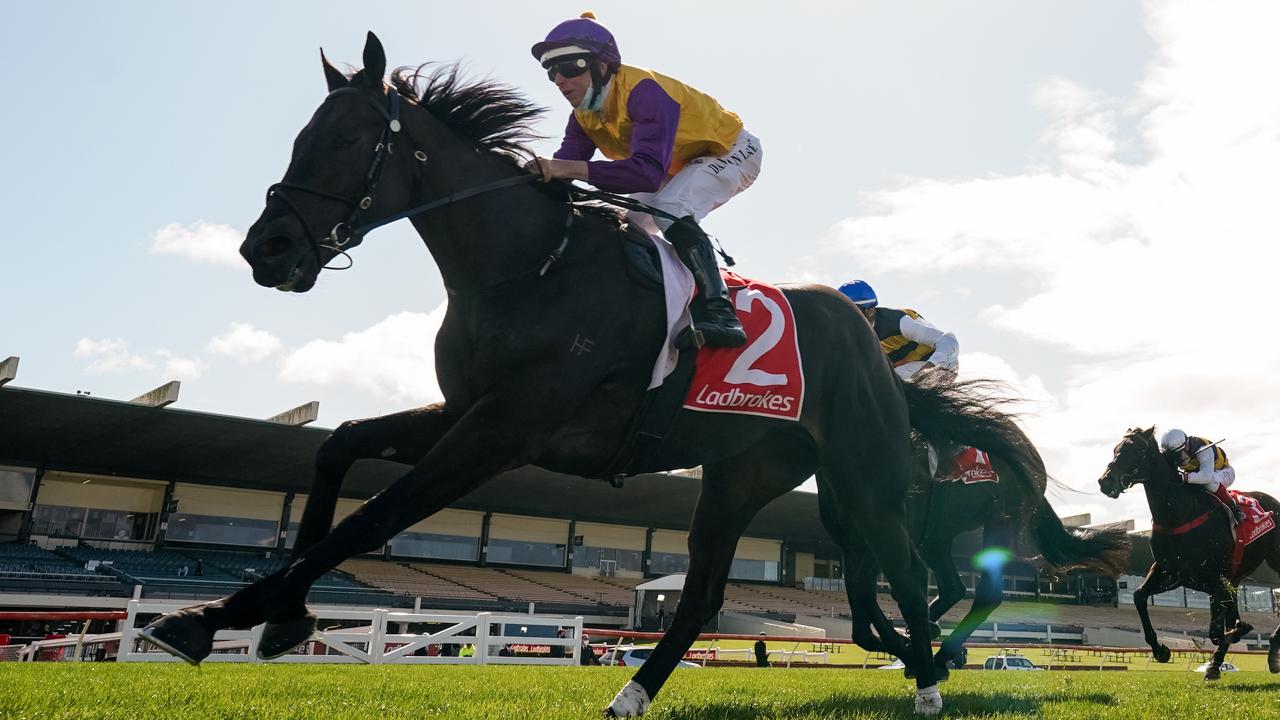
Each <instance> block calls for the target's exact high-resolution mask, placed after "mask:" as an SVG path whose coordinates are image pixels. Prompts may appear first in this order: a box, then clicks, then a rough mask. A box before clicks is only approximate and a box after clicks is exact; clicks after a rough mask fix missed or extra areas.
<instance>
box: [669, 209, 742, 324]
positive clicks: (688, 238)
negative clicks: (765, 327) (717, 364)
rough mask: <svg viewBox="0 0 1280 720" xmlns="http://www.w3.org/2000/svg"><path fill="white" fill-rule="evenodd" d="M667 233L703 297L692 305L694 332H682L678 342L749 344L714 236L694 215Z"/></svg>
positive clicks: (680, 220)
mask: <svg viewBox="0 0 1280 720" xmlns="http://www.w3.org/2000/svg"><path fill="white" fill-rule="evenodd" d="M663 234H664V235H665V236H666V238H667V240H668V241H669V242H670V243H671V244H672V245H673V246H674V247H675V249H676V254H678V255H679V256H680V260H681V261H682V262H684V264H685V267H687V268H689V270H690V272H692V273H693V279H694V282H696V283H697V284H698V296H699V297H698V298H697V299H695V300H694V305H693V308H692V310H693V327H692V332H689V331H685V332H684V333H682V334H681V335H680V337H679V338H678V340H677V344H679V345H681V346H682V347H702V346H703V345H710V346H711V347H738V346H739V345H744V344H746V342H747V334H746V333H745V332H743V331H742V323H740V322H738V314H737V313H735V312H734V311H733V304H732V303H730V302H729V290H728V288H726V287H725V286H724V279H723V278H721V277H720V267H719V266H718V265H717V264H716V254H715V250H713V249H712V248H711V238H709V237H707V234H706V233H705V232H703V231H702V228H700V227H698V223H697V221H696V220H694V219H693V216H691V215H686V216H685V217H682V218H680V219H679V220H677V221H676V222H674V223H672V224H671V227H669V228H667V230H666V232H665V233H663Z"/></svg>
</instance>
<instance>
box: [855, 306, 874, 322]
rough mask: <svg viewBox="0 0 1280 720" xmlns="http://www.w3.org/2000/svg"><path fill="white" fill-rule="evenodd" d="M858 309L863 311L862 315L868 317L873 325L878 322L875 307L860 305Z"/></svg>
mask: <svg viewBox="0 0 1280 720" xmlns="http://www.w3.org/2000/svg"><path fill="white" fill-rule="evenodd" d="M858 309H859V310H861V311H862V316H863V317H865V318H866V319H867V322H869V323H871V324H872V325H875V324H876V309H875V308H874V307H864V306H862V305H859V306H858Z"/></svg>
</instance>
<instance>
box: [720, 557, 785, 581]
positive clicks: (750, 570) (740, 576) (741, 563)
mask: <svg viewBox="0 0 1280 720" xmlns="http://www.w3.org/2000/svg"><path fill="white" fill-rule="evenodd" d="M729 577H730V578H731V579H733V580H767V581H771V582H777V580H778V563H777V562H774V561H770V560H734V561H733V564H732V565H730V566H729Z"/></svg>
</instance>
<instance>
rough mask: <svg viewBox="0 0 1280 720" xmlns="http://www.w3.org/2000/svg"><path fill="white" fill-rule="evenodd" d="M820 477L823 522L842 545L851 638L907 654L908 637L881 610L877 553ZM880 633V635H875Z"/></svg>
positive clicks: (866, 645) (874, 648)
mask: <svg viewBox="0 0 1280 720" xmlns="http://www.w3.org/2000/svg"><path fill="white" fill-rule="evenodd" d="M817 480H818V510H819V514H820V515H821V518H822V525H823V527H824V528H825V529H826V531H827V534H828V535H830V536H831V538H832V539H833V540H834V541H835V542H836V544H838V545H839V546H840V550H841V554H842V556H843V557H844V589H845V596H846V597H847V598H848V599H849V613H850V615H851V616H852V623H851V625H852V632H851V636H852V639H853V641H854V642H855V643H857V645H858V647H860V648H862V649H863V650H866V651H868V652H889V653H892V654H893V655H895V656H898V657H901V656H902V655H905V654H906V644H905V640H904V639H903V637H902V636H901V635H899V634H898V631H897V630H896V629H895V628H894V627H893V623H892V622H890V621H889V619H888V618H887V617H885V615H884V613H883V612H882V611H881V610H880V604H879V602H878V601H877V599H876V574H877V573H878V572H879V571H880V567H879V566H878V565H876V562H875V556H873V555H872V554H871V550H870V548H868V547H867V542H866V540H865V539H864V538H863V537H862V535H861V534H860V533H859V532H858V530H857V528H855V527H853V524H852V522H851V521H850V520H849V519H848V518H843V519H842V518H841V514H842V513H841V508H840V506H839V501H838V500H836V497H835V493H834V492H833V491H832V490H831V486H830V484H829V481H828V480H827V478H826V477H825V475H824V474H823V473H822V472H819V473H818V474H817ZM873 627H874V632H873ZM877 633H879V636H880V637H876V634H877Z"/></svg>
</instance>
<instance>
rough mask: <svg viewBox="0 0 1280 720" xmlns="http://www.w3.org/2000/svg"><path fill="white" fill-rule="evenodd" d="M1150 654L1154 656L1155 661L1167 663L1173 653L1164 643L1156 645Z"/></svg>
mask: <svg viewBox="0 0 1280 720" xmlns="http://www.w3.org/2000/svg"><path fill="white" fill-rule="evenodd" d="M1151 654H1152V655H1154V656H1155V661H1156V662H1158V663H1167V662H1169V660H1171V659H1172V658H1173V653H1172V652H1170V651H1169V648H1168V647H1166V646H1164V645H1161V646H1159V647H1157V648H1156V649H1155V650H1154V651H1153V652H1152V653H1151Z"/></svg>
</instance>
